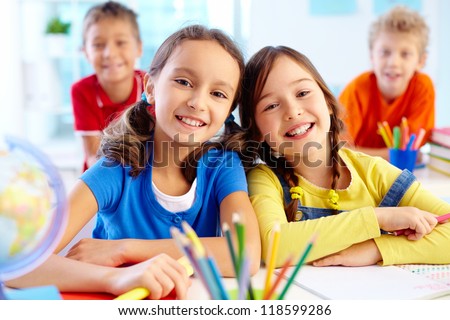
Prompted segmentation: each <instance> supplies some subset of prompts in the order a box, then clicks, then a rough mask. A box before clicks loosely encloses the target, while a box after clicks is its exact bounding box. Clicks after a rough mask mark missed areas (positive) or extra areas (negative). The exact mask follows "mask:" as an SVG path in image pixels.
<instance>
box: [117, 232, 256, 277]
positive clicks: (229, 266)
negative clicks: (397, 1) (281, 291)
mask: <svg viewBox="0 0 450 320" xmlns="http://www.w3.org/2000/svg"><path fill="white" fill-rule="evenodd" d="M118 241H121V242H123V243H122V245H123V246H124V253H123V254H124V259H125V260H124V261H127V262H129V263H138V262H141V261H144V260H147V259H149V258H152V257H154V256H156V255H158V254H160V253H166V254H168V255H169V256H171V257H173V258H175V259H178V258H180V257H181V256H182V252H181V251H180V250H179V249H178V247H177V245H176V243H175V241H174V240H173V239H160V240H139V239H126V240H118ZM200 241H201V242H202V244H203V245H204V246H205V248H206V251H207V253H208V254H209V255H211V256H213V258H214V260H215V261H216V264H217V266H218V268H219V270H220V272H221V274H222V276H224V277H234V276H235V272H234V267H233V263H232V261H231V256H230V253H229V248H228V245H227V242H226V239H225V238H224V237H208V238H206V237H205V238H200ZM255 251H256V250H252V248H251V245H249V246H247V249H246V254H247V255H248V256H249V258H250V265H251V267H250V273H251V274H254V273H256V272H257V270H258V268H259V263H260V257H259V256H255V255H254V254H253V253H254V252H255Z"/></svg>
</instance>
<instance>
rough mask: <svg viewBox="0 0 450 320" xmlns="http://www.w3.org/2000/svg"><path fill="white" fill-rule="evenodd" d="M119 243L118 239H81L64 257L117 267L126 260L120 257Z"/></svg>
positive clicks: (120, 247)
mask: <svg viewBox="0 0 450 320" xmlns="http://www.w3.org/2000/svg"><path fill="white" fill-rule="evenodd" d="M120 243H121V241H120V240H101V239H92V238H85V239H81V240H80V241H79V242H78V243H77V244H75V245H74V246H73V247H72V248H70V250H69V251H68V252H67V255H66V257H67V258H70V259H74V260H78V261H83V262H87V263H92V264H98V265H102V266H108V267H117V266H120V265H123V264H124V263H126V262H127V261H123V259H122V255H121V250H122V246H121V245H120Z"/></svg>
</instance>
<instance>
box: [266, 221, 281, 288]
mask: <svg viewBox="0 0 450 320" xmlns="http://www.w3.org/2000/svg"><path fill="white" fill-rule="evenodd" d="M280 231H281V229H280V224H279V223H276V224H275V225H274V226H273V228H272V234H271V239H270V245H269V247H268V248H267V249H268V250H267V257H266V268H267V274H266V281H265V285H264V295H266V294H267V293H268V292H269V291H270V282H271V281H270V280H271V278H272V273H273V270H274V268H275V260H276V258H277V251H278V243H279V242H280Z"/></svg>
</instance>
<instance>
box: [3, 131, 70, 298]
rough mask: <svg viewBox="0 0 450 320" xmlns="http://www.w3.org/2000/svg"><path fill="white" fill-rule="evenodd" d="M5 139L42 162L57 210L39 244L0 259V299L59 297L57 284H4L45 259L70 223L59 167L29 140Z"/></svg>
mask: <svg viewBox="0 0 450 320" xmlns="http://www.w3.org/2000/svg"><path fill="white" fill-rule="evenodd" d="M4 140H5V142H6V144H7V145H8V148H9V149H10V150H14V149H15V148H18V149H19V150H20V151H24V152H25V153H26V154H27V155H30V156H31V157H32V158H33V159H34V160H36V161H37V163H39V164H40V166H41V167H42V170H43V171H44V172H45V173H46V175H47V178H48V181H49V185H50V187H51V188H52V190H53V192H54V194H55V203H52V210H53V212H54V214H53V215H52V217H51V223H50V225H49V227H48V230H46V235H45V238H44V239H43V240H42V241H41V243H39V246H38V247H37V248H35V249H34V250H32V251H31V252H30V253H27V254H25V255H24V256H21V257H19V258H12V259H10V260H7V261H6V262H0V300H56V299H58V300H59V299H61V295H60V294H59V291H58V289H57V288H56V287H55V286H40V287H31V288H24V289H12V288H8V287H6V286H5V284H4V281H7V280H11V279H14V278H17V277H20V276H22V275H24V274H26V273H28V272H30V271H32V270H34V269H35V268H37V267H38V266H39V265H40V264H42V263H43V262H44V261H46V260H47V259H48V257H49V256H50V255H51V254H52V252H53V251H54V249H55V248H56V246H57V244H58V242H59V240H60V239H61V237H62V234H63V232H64V230H65V226H66V223H67V211H66V195H65V190H64V184H63V182H62V179H61V177H60V175H59V173H58V170H57V169H56V168H55V167H54V166H53V164H52V163H51V162H50V160H49V159H48V157H47V156H46V155H45V154H44V153H42V152H41V151H40V150H39V149H37V148H36V147H34V146H32V145H31V144H30V143H28V142H26V141H24V140H21V139H18V138H15V137H11V136H6V137H5V138H4Z"/></svg>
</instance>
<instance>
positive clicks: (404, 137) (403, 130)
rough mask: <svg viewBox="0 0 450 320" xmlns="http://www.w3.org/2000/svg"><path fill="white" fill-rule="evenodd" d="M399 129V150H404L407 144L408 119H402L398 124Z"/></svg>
mask: <svg viewBox="0 0 450 320" xmlns="http://www.w3.org/2000/svg"><path fill="white" fill-rule="evenodd" d="M400 128H401V132H400V133H401V136H400V138H401V141H400V148H401V149H402V150H405V149H406V144H407V143H408V137H409V125H408V119H407V118H406V117H402V122H401V124H400Z"/></svg>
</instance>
